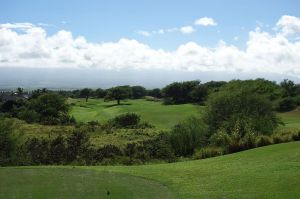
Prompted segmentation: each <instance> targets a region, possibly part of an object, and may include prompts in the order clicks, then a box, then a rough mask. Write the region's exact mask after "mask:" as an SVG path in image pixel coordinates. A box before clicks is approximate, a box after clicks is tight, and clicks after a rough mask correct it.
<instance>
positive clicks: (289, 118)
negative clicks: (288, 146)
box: [278, 107, 300, 129]
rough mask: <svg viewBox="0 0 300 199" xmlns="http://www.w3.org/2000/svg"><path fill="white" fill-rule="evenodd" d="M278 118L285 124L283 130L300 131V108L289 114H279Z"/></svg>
mask: <svg viewBox="0 0 300 199" xmlns="http://www.w3.org/2000/svg"><path fill="white" fill-rule="evenodd" d="M278 116H279V117H280V118H281V119H282V121H283V122H284V123H285V126H284V128H288V129H300V107H298V108H297V109H295V110H293V111H290V112H285V113H279V114H278Z"/></svg>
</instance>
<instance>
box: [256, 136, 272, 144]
mask: <svg viewBox="0 0 300 199" xmlns="http://www.w3.org/2000/svg"><path fill="white" fill-rule="evenodd" d="M271 144H273V141H272V139H271V138H270V137H269V136H265V135H262V136H259V137H258V138H257V141H256V145H257V146H258V147H261V146H267V145H271Z"/></svg>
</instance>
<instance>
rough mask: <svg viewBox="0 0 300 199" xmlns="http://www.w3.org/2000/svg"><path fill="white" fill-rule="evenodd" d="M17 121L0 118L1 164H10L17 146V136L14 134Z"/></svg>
mask: <svg viewBox="0 0 300 199" xmlns="http://www.w3.org/2000/svg"><path fill="white" fill-rule="evenodd" d="M16 125H17V124H16V122H15V120H13V119H1V118H0V166H5V165H8V164H10V162H11V159H12V157H13V154H14V153H15V151H16V148H17V137H16V136H15V135H14V131H15V129H16V127H17V126H16Z"/></svg>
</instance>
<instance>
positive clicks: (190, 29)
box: [180, 26, 196, 34]
mask: <svg viewBox="0 0 300 199" xmlns="http://www.w3.org/2000/svg"><path fill="white" fill-rule="evenodd" d="M195 31H196V30H195V29H194V28H193V27H192V26H183V27H181V28H180V32H181V33H183V34H191V33H193V32H195Z"/></svg>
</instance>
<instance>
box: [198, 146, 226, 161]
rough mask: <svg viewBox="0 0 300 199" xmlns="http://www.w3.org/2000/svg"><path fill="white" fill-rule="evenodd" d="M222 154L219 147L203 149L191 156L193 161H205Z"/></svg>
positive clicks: (221, 149)
mask: <svg viewBox="0 0 300 199" xmlns="http://www.w3.org/2000/svg"><path fill="white" fill-rule="evenodd" d="M223 154H224V150H223V148H221V147H204V148H201V149H200V150H198V151H196V152H195V154H194V155H193V157H194V159H205V158H210V157H216V156H220V155H223Z"/></svg>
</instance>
